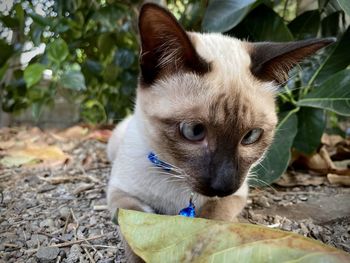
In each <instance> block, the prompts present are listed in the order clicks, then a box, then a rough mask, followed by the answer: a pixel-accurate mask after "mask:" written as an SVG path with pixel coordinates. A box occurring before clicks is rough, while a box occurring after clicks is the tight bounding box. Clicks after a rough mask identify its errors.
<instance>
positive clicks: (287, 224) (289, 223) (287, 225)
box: [282, 219, 293, 231]
mask: <svg viewBox="0 0 350 263" xmlns="http://www.w3.org/2000/svg"><path fill="white" fill-rule="evenodd" d="M292 224H293V222H292V221H291V220H289V219H285V220H284V221H283V224H282V229H283V230H286V231H291V230H292Z"/></svg>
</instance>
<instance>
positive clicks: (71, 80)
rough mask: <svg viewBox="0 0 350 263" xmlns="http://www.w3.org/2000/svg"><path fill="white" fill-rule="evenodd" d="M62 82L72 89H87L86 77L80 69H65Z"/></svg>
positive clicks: (64, 85)
mask: <svg viewBox="0 0 350 263" xmlns="http://www.w3.org/2000/svg"><path fill="white" fill-rule="evenodd" d="M60 83H61V84H62V86H63V87H65V88H67V89H72V90H77V91H79V90H85V89H86V86H85V78H84V75H83V74H82V73H81V71H80V70H74V69H73V70H67V71H65V72H64V73H63V74H62V76H61V78H60Z"/></svg>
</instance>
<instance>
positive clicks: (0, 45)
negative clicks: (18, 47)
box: [0, 39, 15, 67]
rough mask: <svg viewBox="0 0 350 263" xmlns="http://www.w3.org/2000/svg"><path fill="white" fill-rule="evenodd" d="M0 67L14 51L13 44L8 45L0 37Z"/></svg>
mask: <svg viewBox="0 0 350 263" xmlns="http://www.w3.org/2000/svg"><path fill="white" fill-rule="evenodd" d="M0 50H1V52H0V67H1V66H3V65H4V64H5V63H6V61H7V60H8V59H9V58H10V57H11V56H12V55H13V54H14V53H15V52H14V49H13V46H12V45H9V44H8V43H7V42H6V41H5V40H3V39H0Z"/></svg>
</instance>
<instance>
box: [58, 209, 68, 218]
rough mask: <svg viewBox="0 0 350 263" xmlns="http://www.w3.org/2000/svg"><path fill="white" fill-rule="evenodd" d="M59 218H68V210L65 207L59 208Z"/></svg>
mask: <svg viewBox="0 0 350 263" xmlns="http://www.w3.org/2000/svg"><path fill="white" fill-rule="evenodd" d="M59 212H60V216H61V217H63V218H68V217H69V216H70V209H69V208H68V207H67V206H63V207H61V208H60V211H59Z"/></svg>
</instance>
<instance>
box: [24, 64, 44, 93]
mask: <svg viewBox="0 0 350 263" xmlns="http://www.w3.org/2000/svg"><path fill="white" fill-rule="evenodd" d="M44 70H45V66H44V65H42V64H39V63H35V64H31V65H29V66H28V67H26V69H25V70H24V75H23V77H24V80H25V82H26V83H27V87H28V88H29V87H31V86H33V85H34V84H36V83H38V82H39V81H40V80H41V76H42V74H43V71H44Z"/></svg>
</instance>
